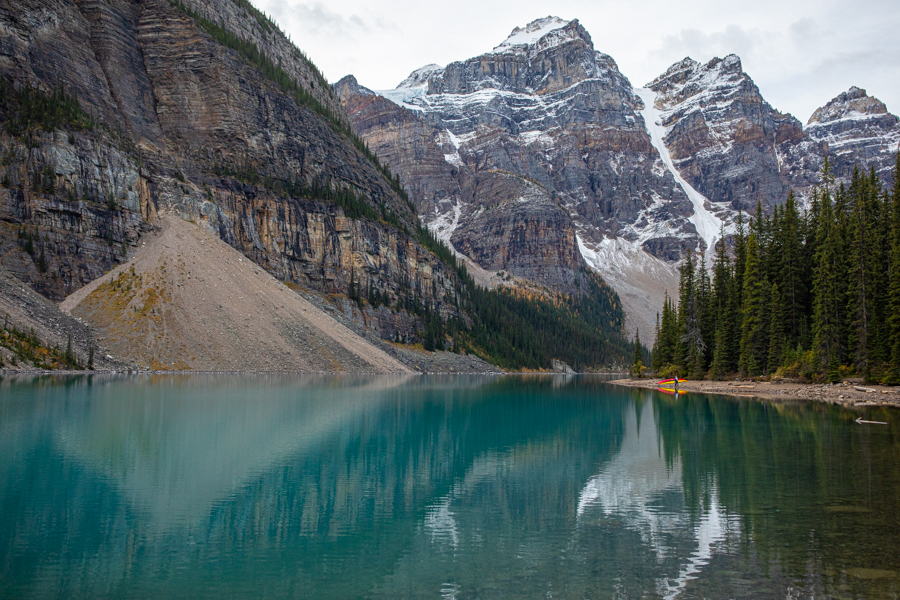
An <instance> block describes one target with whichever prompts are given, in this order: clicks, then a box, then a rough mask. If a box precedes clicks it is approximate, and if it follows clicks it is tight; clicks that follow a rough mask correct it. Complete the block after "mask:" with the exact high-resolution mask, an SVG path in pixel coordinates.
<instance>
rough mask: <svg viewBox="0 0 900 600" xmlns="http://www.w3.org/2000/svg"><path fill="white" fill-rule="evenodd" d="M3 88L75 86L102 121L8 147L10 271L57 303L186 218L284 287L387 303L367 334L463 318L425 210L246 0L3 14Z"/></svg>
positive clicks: (4, 239) (30, 5)
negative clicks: (412, 307)
mask: <svg viewBox="0 0 900 600" xmlns="http://www.w3.org/2000/svg"><path fill="white" fill-rule="evenodd" d="M201 18H202V19H205V21H204V20H201ZM217 28H218V29H217ZM222 32H225V33H227V34H228V35H232V37H231V38H228V37H227V36H226V35H225V33H222ZM235 38H236V39H238V40H240V42H241V43H242V44H243V46H241V45H239V44H236V43H235V44H233V47H234V49H233V48H232V47H229V46H228V45H227V44H226V42H228V40H229V39H231V40H233V39H235ZM248 44H253V45H255V47H256V49H257V50H259V51H261V52H262V53H263V54H264V55H265V57H266V59H265V60H268V61H269V63H266V64H268V65H269V66H268V67H267V66H266V64H263V63H261V62H260V63H254V62H253V60H254V59H253V57H252V56H250V55H249V54H247V53H246V52H244V50H246V48H248V47H249V46H248ZM257 58H258V57H257ZM260 60H262V59H260ZM273 65H277V69H280V71H276V70H274V69H275V67H274V66H273ZM267 69H268V71H267ZM285 77H287V78H288V79H285ZM0 78H2V79H3V81H4V85H6V89H11V90H12V89H15V90H21V89H24V88H25V87H26V86H27V87H30V88H31V89H34V90H39V93H40V94H43V95H44V96H49V95H52V94H53V93H54V92H53V91H54V90H58V89H63V90H65V91H66V93H68V94H70V95H71V96H75V97H77V103H78V105H79V106H80V108H81V110H82V111H83V112H84V113H85V114H86V115H90V116H91V117H92V118H93V120H94V122H95V123H96V126H95V127H93V128H92V127H89V126H87V127H85V126H73V125H70V124H65V123H64V124H61V125H59V127H57V128H55V129H53V128H51V129H52V130H51V131H45V130H43V129H41V128H40V127H38V126H35V125H34V124H32V125H31V126H28V127H26V128H25V129H24V130H23V131H24V133H22V132H18V133H16V134H15V135H10V134H7V135H4V136H3V137H2V139H0V143H2V144H3V147H2V149H0V150H2V152H3V154H4V161H3V166H2V167H0V177H2V178H3V186H4V187H2V188H0V224H2V227H0V251H2V256H0V261H2V263H3V264H4V265H5V266H6V267H7V268H9V269H10V270H11V271H13V272H14V273H15V274H16V275H17V276H18V277H20V278H22V280H23V281H25V282H27V283H28V284H30V285H32V286H34V287H35V289H38V290H40V291H41V292H42V293H44V294H46V295H47V296H48V297H50V298H53V299H57V300H59V299H61V298H63V297H64V296H65V295H67V294H68V293H71V292H72V291H73V290H75V289H78V288H79V287H80V286H82V285H84V284H86V283H87V282H89V281H91V280H93V279H95V278H96V277H98V276H99V275H102V274H103V273H104V272H106V271H108V270H109V269H110V268H112V267H113V266H114V265H115V264H116V263H118V262H121V261H122V260H124V259H125V258H127V257H128V256H131V255H132V254H133V253H134V251H135V248H136V247H137V245H138V244H139V243H140V239H141V235H143V234H144V233H145V232H146V231H148V229H149V228H151V227H152V226H153V224H154V223H155V222H156V219H157V216H158V215H160V214H163V213H172V214H176V215H179V216H181V217H182V218H185V219H190V220H193V221H194V222H196V223H198V224H200V225H201V226H203V227H205V228H206V229H207V230H209V231H211V232H214V233H215V234H217V235H218V236H219V237H221V238H222V239H223V240H225V241H227V242H228V243H229V244H231V245H232V246H233V247H234V248H236V249H238V250H240V251H242V252H244V253H245V254H246V255H247V256H249V257H252V258H253V259H254V260H256V261H257V262H258V263H259V264H261V265H263V266H264V267H265V268H266V269H267V270H268V271H269V272H270V273H271V274H272V275H274V276H275V277H277V278H279V279H282V280H286V281H289V282H292V283H294V284H298V285H300V286H302V287H305V288H308V289H310V290H312V291H315V292H317V293H320V294H331V295H335V294H336V295H337V296H336V298H338V297H340V296H344V297H345V296H346V295H347V293H348V292H349V291H350V287H351V281H352V285H353V286H355V289H357V290H365V291H368V290H372V292H373V293H377V294H378V297H379V298H380V299H381V300H382V301H385V300H386V301H387V303H388V305H387V306H385V305H384V304H382V306H381V307H380V309H377V310H375V311H374V313H375V319H374V321H373V322H370V323H369V325H370V326H371V327H373V328H375V329H377V330H379V331H381V332H382V333H383V335H384V336H385V337H390V338H392V339H393V338H394V337H396V335H397V334H398V333H406V334H408V335H409V336H412V338H413V339H414V338H415V332H416V329H417V322H418V319H417V318H416V317H415V316H413V315H411V314H408V313H406V312H405V311H397V310H392V309H393V308H395V307H396V305H397V304H398V301H399V300H400V299H401V298H405V297H407V296H409V297H415V298H416V299H417V301H419V302H420V303H422V304H423V305H424V304H426V303H427V304H428V305H429V306H430V307H431V308H432V309H433V310H436V311H438V312H439V313H440V314H442V315H444V316H449V315H450V314H456V312H457V311H456V308H455V307H454V297H455V294H456V293H457V292H456V288H457V287H458V286H457V284H456V280H455V274H454V273H453V272H452V270H451V269H449V268H448V267H447V266H446V265H444V264H443V263H442V262H440V261H439V260H438V259H437V258H436V257H435V256H434V255H433V254H432V253H430V252H429V251H427V250H425V249H424V248H423V247H422V246H421V245H420V244H419V243H418V241H417V240H416V239H415V237H414V236H413V235H411V234H410V233H409V232H414V231H415V228H416V227H417V225H418V223H417V222H416V219H415V216H414V213H413V212H412V211H411V209H410V207H409V206H408V205H407V203H406V201H405V200H403V199H402V198H400V197H399V196H398V195H397V193H396V192H395V191H394V190H393V189H392V188H391V184H390V182H389V181H388V180H387V178H386V177H385V176H384V175H383V173H382V172H380V170H379V168H378V167H377V166H376V165H374V164H373V163H372V162H371V161H370V160H369V159H367V158H366V156H364V154H363V153H362V152H360V151H359V150H358V149H357V148H356V147H354V143H353V142H352V140H351V139H350V137H349V134H348V130H347V129H346V126H345V123H348V122H349V118H348V117H347V115H346V113H344V111H343V109H342V107H341V106H340V104H339V103H338V102H337V100H336V97H335V96H334V92H333V90H332V89H331V88H330V86H327V85H324V84H323V83H324V80H322V79H321V78H320V75H319V74H318V72H317V71H316V70H315V68H314V67H313V66H312V65H311V63H309V61H307V60H306V58H305V57H304V56H302V54H301V53H300V52H299V51H298V50H297V49H296V48H295V47H294V46H293V45H292V44H290V42H289V41H288V40H287V39H286V38H285V37H284V35H283V34H281V32H280V31H278V29H277V28H276V27H275V26H274V25H273V24H272V23H271V22H270V21H268V20H267V19H266V18H265V17H263V16H262V15H260V14H259V13H258V12H256V11H255V9H253V8H252V7H251V6H250V5H249V4H247V3H246V2H235V1H232V0H196V1H195V0H187V1H186V2H185V3H184V4H180V3H178V2H174V3H170V2H168V1H166V0H146V1H141V2H137V1H129V0H116V1H114V2H96V1H92V0H84V1H79V2H76V3H71V2H64V1H62V0H25V1H24V2H16V3H13V4H9V3H6V4H2V5H0ZM279 78H281V79H279ZM279 81H280V83H279ZM285 81H289V83H285ZM290 86H294V87H293V88H292V87H290ZM292 89H293V90H297V89H299V90H302V94H301V93H299V92H294V91H291V90H292ZM36 93H37V92H36ZM303 94H305V96H304V95H303ZM4 107H5V108H4V109H3V110H5V111H6V114H3V117H4V119H6V120H9V119H13V118H16V117H15V115H16V114H18V112H17V111H19V108H20V107H18V106H17V105H16V104H15V102H12V101H10V102H6V103H5V104H4ZM48 180H52V184H50V183H48ZM326 189H327V193H326ZM317 196H318V197H319V198H323V197H326V196H328V197H332V198H335V200H333V201H328V202H326V201H323V200H321V199H319V200H317V199H315V197H317ZM341 198H344V199H345V200H346V199H347V198H350V200H349V201H347V202H349V204H345V206H353V207H355V208H354V209H353V211H351V212H350V213H348V209H344V208H341V207H340V206H338V205H337V204H336V203H340V202H341V200H340V199H341ZM360 213H363V214H362V215H361V214H360ZM366 215H368V217H366ZM360 216H362V217H365V218H359V217H360ZM349 217H354V218H349ZM388 222H390V223H391V224H388ZM23 232H24V235H26V236H28V238H29V240H30V241H29V240H26V239H25V238H23V237H22V236H23ZM32 238H33V239H32ZM26 246H27V248H26ZM336 302H337V304H338V305H339V306H343V307H345V310H346V311H348V312H352V311H353V310H354V309H353V308H352V305H351V304H349V303H346V302H343V301H338V300H336ZM369 320H370V321H372V319H369Z"/></svg>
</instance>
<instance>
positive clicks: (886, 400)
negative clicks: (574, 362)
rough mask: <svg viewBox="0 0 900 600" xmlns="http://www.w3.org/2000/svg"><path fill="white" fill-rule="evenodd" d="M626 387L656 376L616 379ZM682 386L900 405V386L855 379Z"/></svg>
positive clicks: (653, 384)
mask: <svg viewBox="0 0 900 600" xmlns="http://www.w3.org/2000/svg"><path fill="white" fill-rule="evenodd" d="M610 383H612V384H614V385H621V386H624V387H633V388H645V389H656V388H657V387H658V385H657V380H656V379H616V380H613V381H610ZM678 387H679V389H681V390H684V391H687V392H699V393H704V394H726V395H729V396H737V397H741V398H764V399H768V400H814V401H818V402H827V403H828V404H840V405H842V406H893V407H898V408H900V387H889V386H881V385H864V384H862V383H859V382H854V381H852V380H848V381H843V382H841V383H838V384H830V383H797V382H789V381H783V380H778V381H686V382H684V383H680V384H678Z"/></svg>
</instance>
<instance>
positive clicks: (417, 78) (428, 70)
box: [397, 63, 444, 88]
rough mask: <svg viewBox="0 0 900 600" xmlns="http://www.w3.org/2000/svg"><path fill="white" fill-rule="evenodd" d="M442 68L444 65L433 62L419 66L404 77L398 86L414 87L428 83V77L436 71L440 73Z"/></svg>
mask: <svg viewBox="0 0 900 600" xmlns="http://www.w3.org/2000/svg"><path fill="white" fill-rule="evenodd" d="M443 70H444V67H442V66H440V65H436V64H434V63H432V64H430V65H425V66H424V67H419V68H418V69H416V70H415V71H413V72H412V73H410V74H409V77H407V78H406V79H404V80H403V81H401V82H400V85H398V86H397V87H398V88H414V87H425V86H427V85H428V78H429V77H431V76H432V75H434V74H436V73H440V72H441V71H443Z"/></svg>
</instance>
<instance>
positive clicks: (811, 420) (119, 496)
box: [0, 376, 900, 598]
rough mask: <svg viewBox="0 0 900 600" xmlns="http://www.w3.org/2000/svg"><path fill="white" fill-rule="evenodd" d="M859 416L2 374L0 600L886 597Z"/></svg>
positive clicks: (298, 382) (456, 389) (892, 539)
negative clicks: (119, 599) (0, 599)
mask: <svg viewBox="0 0 900 600" xmlns="http://www.w3.org/2000/svg"><path fill="white" fill-rule="evenodd" d="M867 414H868V413H867ZM872 415H873V416H878V415H876V413H872ZM857 416H858V414H857V413H854V412H850V411H846V410H843V409H839V408H835V407H826V406H821V405H776V404H764V403H760V402H757V401H743V400H733V399H725V398H717V397H707V396H702V395H693V394H691V395H688V396H684V397H681V398H678V399H671V398H668V397H663V396H662V395H659V394H656V393H654V392H648V391H643V390H624V389H619V388H614V387H612V386H609V385H607V384H605V383H603V381H602V380H601V379H599V378H595V377H567V378H563V377H554V376H532V377H519V376H509V377H499V378H498V377H460V376H457V377H437V376H435V377H418V376H413V377H408V376H406V377H404V376H386V377H324V376H323V377H284V376H242V377H239V376H234V377H230V376H229V377H226V376H186V377H176V376H166V377H159V376H154V377H143V376H141V377H120V378H116V377H98V376H93V377H73V378H33V379H29V378H24V379H20V378H7V379H3V380H0V486H2V487H0V559H2V562H0V565H2V566H0V596H2V597H88V596H89V597H134V596H140V597H150V596H168V597H219V596H223V595H224V596H228V595H230V596H241V597H243V596H256V597H271V596H275V597H284V596H291V597H304V598H307V597H316V598H323V597H324V598H327V597H334V598H344V597H369V598H419V597H436V596H442V597H454V598H476V597H477V598H510V597H535V596H538V595H541V596H546V597H558V598H570V597H571V598H574V597H579V598H581V597H591V598H598V597H599V598H604V597H606V598H608V597H647V598H693V597H725V596H727V597H745V598H758V597H773V598H774V597H778V598H784V597H785V596H792V597H794V596H798V595H802V596H804V597H807V596H810V595H812V596H815V597H824V596H834V597H841V596H846V597H872V598H881V597H896V596H897V594H898V593H900V580H898V577H897V573H898V571H900V559H898V556H900V547H898V546H900V535H898V534H900V524H898V517H897V515H898V514H900V511H898V508H900V507H898V502H900V501H898V498H900V493H898V492H900V476H898V463H900V453H898V451H897V450H898V447H900V445H898V444H900V441H898V440H900V437H898V435H897V433H898V428H897V425H896V423H895V422H896V421H897V419H896V418H895V417H894V415H893V414H892V413H886V414H881V415H880V418H879V419H878V420H885V421H889V422H891V423H892V424H891V425H889V426H887V427H883V426H882V427H881V428H880V429H876V428H871V427H869V428H863V427H861V426H860V425H858V424H856V423H853V419H855V418H856V417H857Z"/></svg>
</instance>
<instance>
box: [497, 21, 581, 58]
mask: <svg viewBox="0 0 900 600" xmlns="http://www.w3.org/2000/svg"><path fill="white" fill-rule="evenodd" d="M570 23H572V21H566V20H565V19H560V18H559V17H553V16H549V17H544V18H543V19H536V20H534V21H532V22H531V23H529V24H528V25H526V26H525V27H516V28H515V29H513V30H512V33H510V34H509V36H508V37H507V38H506V39H505V40H503V42H502V43H501V44H500V45H499V46H497V47H496V48H494V52H502V51H503V50H506V49H509V48H513V47H515V46H531V45H534V44H536V43H537V42H538V41H539V40H540V39H541V38H542V37H544V36H545V35H547V34H548V33H550V32H552V31H556V30H557V29H563V28H564V27H566V26H567V25H569V24H570Z"/></svg>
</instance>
